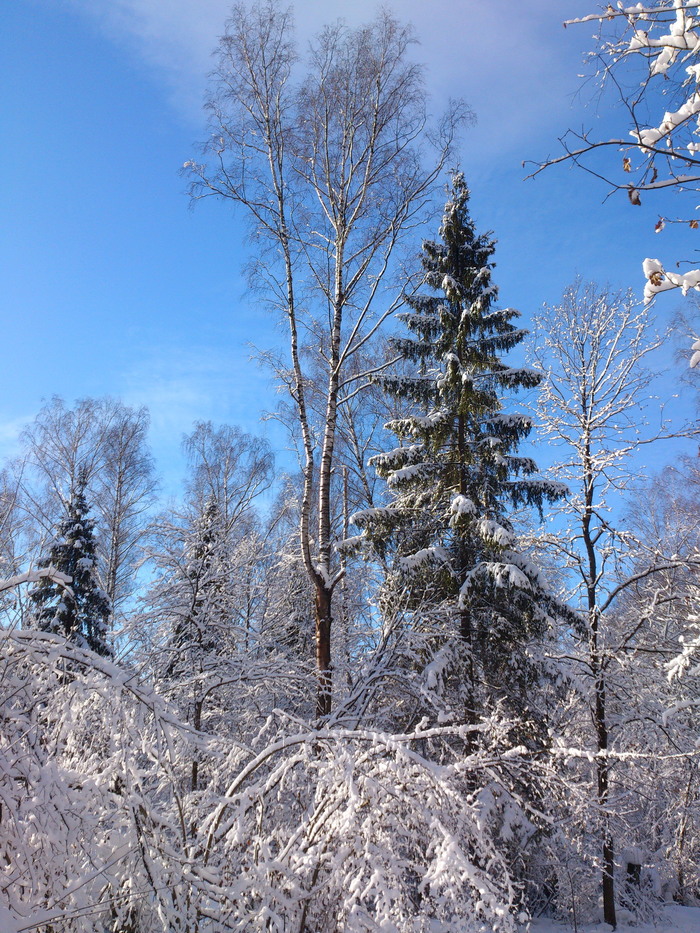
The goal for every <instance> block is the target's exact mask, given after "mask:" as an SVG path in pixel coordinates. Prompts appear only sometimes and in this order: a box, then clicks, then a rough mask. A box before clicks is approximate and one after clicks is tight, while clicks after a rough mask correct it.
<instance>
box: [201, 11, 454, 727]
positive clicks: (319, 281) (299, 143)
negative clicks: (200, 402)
mask: <svg viewBox="0 0 700 933" xmlns="http://www.w3.org/2000/svg"><path fill="white" fill-rule="evenodd" d="M412 42H413V34H412V30H411V29H410V28H409V27H407V26H403V25H401V24H400V23H399V22H397V20H396V19H394V17H393V16H391V15H390V14H389V13H387V12H386V11H384V12H382V13H380V14H379V15H378V16H377V18H376V19H375V20H374V21H373V22H372V23H370V24H368V25H365V26H361V27H359V28H354V29H351V28H349V27H347V26H345V25H344V24H343V23H336V24H335V25H333V26H327V27H325V28H324V29H323V30H322V31H321V32H320V34H319V35H318V36H317V38H316V39H315V40H314V41H313V42H312V43H311V45H310V50H309V53H308V59H307V61H306V62H305V63H303V64H302V63H301V62H299V61H298V56H297V52H296V49H295V46H294V40H293V24H292V14H291V11H290V10H288V9H284V8H282V7H280V6H279V5H278V4H277V3H276V2H263V3H261V4H259V5H255V6H252V7H250V8H247V7H244V6H242V5H239V6H235V7H234V8H233V12H232V16H231V19H230V20H229V22H228V25H227V27H226V32H225V34H224V36H223V37H222V39H221V41H220V44H219V48H218V52H217V67H216V71H215V75H214V84H213V89H212V93H211V97H210V99H209V102H208V110H209V114H210V125H211V136H210V138H209V141H208V142H207V144H206V145H205V147H204V161H203V162H202V163H197V162H189V163H187V164H186V166H185V168H186V169H188V170H190V171H191V172H192V174H193V176H194V181H193V185H192V194H193V196H194V197H195V198H201V197H208V196H212V197H216V198H220V199H223V200H225V201H228V202H232V203H233V204H235V205H238V206H241V207H243V209H244V211H245V213H246V214H247V216H248V219H249V220H250V223H251V232H252V235H253V239H254V242H255V246H256V251H257V256H258V260H257V261H255V262H254V263H253V264H252V275H251V280H252V281H253V282H254V283H255V284H256V285H257V286H258V287H259V288H261V290H262V292H263V294H264V295H265V297H266V298H267V299H269V301H270V303H271V304H272V305H273V306H274V307H275V308H276V309H277V310H278V311H279V312H281V313H282V315H283V317H284V319H285V320H286V324H287V328H288V339H289V344H288V357H287V359H285V360H284V361H281V362H280V363H279V365H278V366H277V374H278V377H279V378H280V380H281V382H282V383H283V385H284V386H285V387H286V389H287V391H288V392H289V394H290V396H291V399H292V402H293V406H294V411H295V417H296V423H297V427H296V429H295V431H296V432H297V433H298V434H300V436H301V446H302V449H301V452H300V460H301V467H302V471H303V478H304V487H303V498H302V506H301V517H300V529H299V540H300V547H301V553H302V558H303V563H304V567H305V569H306V573H307V574H308V577H309V579H310V581H311V584H312V587H313V590H314V593H315V614H316V632H315V643H316V664H317V672H318V699H317V713H318V716H319V717H323V716H326V715H328V713H329V712H330V710H331V700H332V682H331V629H332V621H333V594H334V592H335V590H336V587H337V586H338V584H339V582H340V580H341V579H342V577H343V567H342V565H341V562H340V560H339V558H338V556H337V554H336V553H335V549H334V543H335V538H336V532H335V530H334V528H333V521H332V516H333V506H332V485H333V479H334V465H335V462H336V440H337V430H338V413H339V407H340V406H341V405H342V404H343V403H344V401H345V400H346V399H347V398H349V397H350V396H352V395H353V394H354V393H356V392H358V391H359V390H360V388H361V386H362V385H363V383H364V382H365V381H366V378H367V375H368V370H371V369H372V368H373V367H372V366H371V365H370V364H367V365H360V366H357V365H354V364H355V363H356V361H357V360H358V359H361V358H364V354H365V353H366V352H367V349H368V345H369V343H370V341H371V340H372V338H373V336H374V335H375V333H376V332H377V329H378V328H379V327H380V325H381V323H382V321H383V320H384V319H385V318H386V317H387V316H388V315H389V314H391V313H392V311H393V310H394V309H395V308H396V307H397V306H398V304H399V303H400V300H401V299H400V289H397V290H392V288H391V282H390V279H391V275H390V272H391V269H392V257H393V255H394V253H395V251H396V247H397V246H398V245H399V243H400V242H401V240H402V239H403V238H404V237H405V235H406V233H407V232H408V231H410V230H411V229H412V228H413V227H415V226H416V224H417V223H419V222H420V220H421V219H422V217H423V209H424V208H425V207H426V205H427V202H428V200H429V197H430V195H431V192H432V189H433V185H434V182H435V181H436V179H437V178H438V176H439V174H440V172H441V170H442V168H443V166H444V164H445V160H446V159H447V158H448V154H449V152H450V148H451V143H452V139H453V136H454V132H455V128H456V126H457V125H458V123H459V122H460V119H461V117H462V108H461V106H459V105H454V106H452V107H451V108H450V110H449V113H448V114H447V116H446V117H445V118H444V119H443V121H442V123H441V124H440V126H439V127H438V128H437V130H436V131H435V132H434V133H432V134H431V133H429V132H428V130H427V116H426V101H425V93H424V90H423V81H422V69H421V68H420V67H419V66H418V65H416V64H415V63H414V62H412V61H411V59H410V54H409V53H410V46H411V44H412ZM304 66H305V73H303V69H304ZM426 150H429V153H428V154H426ZM319 367H320V369H321V371H322V373H323V376H322V382H321V385H320V386H318V385H317V386H316V388H317V389H318V390H319V391H322V392H323V402H322V405H321V408H322V412H323V413H322V415H321V417H320V418H319V419H315V418H314V416H313V408H314V407H315V406H311V405H310V403H309V392H310V387H311V385H310V383H311V373H313V372H314V371H317V370H318V368H319ZM312 499H314V500H315V501H314V503H313V505H312ZM313 514H315V516H316V521H317V528H316V529H315V530H314V529H313V528H312V515H313Z"/></svg>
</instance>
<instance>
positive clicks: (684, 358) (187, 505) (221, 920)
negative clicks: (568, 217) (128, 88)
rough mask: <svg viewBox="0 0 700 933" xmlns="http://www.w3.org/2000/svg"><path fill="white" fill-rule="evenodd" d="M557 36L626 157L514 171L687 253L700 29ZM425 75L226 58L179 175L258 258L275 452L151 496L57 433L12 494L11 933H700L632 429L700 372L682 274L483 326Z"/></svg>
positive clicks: (687, 463)
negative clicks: (563, 189)
mask: <svg viewBox="0 0 700 933" xmlns="http://www.w3.org/2000/svg"><path fill="white" fill-rule="evenodd" d="M583 19H584V20H586V21H595V22H596V23H598V24H599V27H600V36H599V44H598V46H597V47H596V49H594V50H592V52H594V53H595V55H596V56H597V60H598V62H599V74H598V76H599V78H600V80H601V81H602V82H603V84H605V85H606V86H607V87H608V88H609V87H611V86H612V88H613V90H614V92H615V93H617V94H619V95H620V97H621V99H622V100H623V102H624V103H625V107H623V108H622V111H621V117H620V119H621V121H622V122H621V128H620V134H619V137H616V138H614V139H607V138H606V139H601V140H599V139H594V138H593V137H592V136H589V135H587V134H585V133H584V134H583V135H579V136H576V135H575V134H574V135H573V136H572V135H567V136H564V137H563V143H564V149H563V150H562V152H561V155H557V156H553V157H552V158H550V159H549V160H548V161H547V162H546V163H542V165H541V166H538V165H535V168H534V170H535V172H536V173H539V172H541V171H543V170H546V171H544V174H545V175H546V174H547V173H548V172H556V171H557V170H558V169H557V167H556V163H558V162H561V161H563V162H573V163H576V164H577V165H579V167H580V168H582V169H584V170H586V169H588V170H589V171H591V172H594V173H595V174H596V175H597V176H599V177H600V178H603V179H606V180H607V181H608V183H609V185H610V186H611V187H612V188H613V189H623V190H626V191H627V194H628V197H629V200H630V202H631V207H632V208H634V207H635V206H636V205H637V204H638V202H639V199H640V197H644V198H645V199H646V198H647V197H658V198H661V199H666V200H665V201H664V207H663V208H662V210H663V212H664V213H663V216H662V217H660V220H659V224H658V225H657V226H658V228H659V232H661V231H662V230H663V228H664V227H665V226H666V224H671V223H677V224H684V225H685V226H686V227H687V228H688V229H689V230H695V229H696V228H697V227H698V222H697V220H695V219H694V216H693V214H692V213H690V212H691V211H694V210H696V208H697V206H698V204H697V201H698V198H697V188H698V181H699V179H700V176H698V174H697V163H698V159H697V152H698V150H699V149H700V143H699V142H697V141H696V140H697V136H698V133H699V132H700V130H699V126H700V118H699V117H698V114H700V0H697V2H695V0H672V2H659V3H651V4H650V5H649V6H648V7H644V8H643V7H642V6H636V7H630V8H629V9H627V8H624V7H623V6H622V5H618V7H616V8H613V7H611V6H609V7H607V8H605V9H603V10H602V11H598V12H597V13H595V12H592V13H591V16H589V17H583ZM571 28H576V27H575V24H571ZM413 38H414V37H413V32H412V29H411V27H410V26H409V25H407V24H405V23H403V22H402V21H401V20H400V19H398V18H396V17H395V16H394V15H393V14H392V13H390V12H388V11H382V12H379V13H378V14H377V16H376V17H375V19H374V20H373V21H372V22H370V23H368V24H367V25H365V26H363V27H357V28H355V27H349V26H346V25H344V24H342V23H335V24H331V25H329V26H326V27H325V28H324V29H322V30H321V31H320V32H319V33H318V35H317V37H316V39H315V40H314V42H313V43H312V44H311V46H310V47H309V48H308V49H307V50H304V49H303V48H298V47H297V45H296V44H295V41H294V31H293V17H292V13H291V11H289V10H287V9H286V8H285V7H284V6H283V5H280V4H278V3H277V2H275V0H270V2H267V0H263V2H261V3H260V4H257V5H240V6H236V7H234V9H233V11H232V13H231V18H230V20H229V22H228V23H227V25H226V28H225V32H224V34H223V36H222V37H221V39H220V40H219V45H218V47H217V51H216V57H215V71H214V73H213V77H212V81H211V86H210V92H209V96H208V100H207V106H206V119H207V120H208V128H207V130H206V133H205V139H206V141H205V143H204V144H203V145H202V146H200V147H199V149H198V150H197V151H196V154H195V155H194V156H193V158H192V159H191V160H189V161H188V162H187V163H186V165H185V167H184V169H183V171H184V173H185V175H186V178H187V180H188V184H189V185H190V196H191V199H192V201H193V204H194V205H195V207H196V209H197V210H200V209H201V208H202V206H201V205H200V204H199V203H198V202H201V201H203V200H205V199H211V200H212V201H213V202H215V203H214V204H211V205H209V207H208V209H216V210H223V209H226V208H228V209H231V210H232V211H233V212H234V213H236V215H237V216H240V217H243V218H245V219H246V221H247V222H248V225H249V226H248V233H249V241H248V244H247V246H246V256H247V261H248V275H249V280H250V285H251V289H252V290H253V293H254V296H255V301H256V302H257V304H258V305H259V311H260V314H261V315H262V314H267V315H272V316H273V317H274V319H275V321H276V322H277V324H278V328H279V333H281V334H282V335H283V340H284V350H283V351H280V352H278V351H277V350H267V349H265V348H262V349H261V356H262V358H263V364H264V365H265V366H266V367H268V370H269V371H270V372H271V373H272V374H274V380H275V384H276V385H277V386H278V388H279V396H278V400H277V401H278V402H279V404H278V406H277V408H276V410H275V416H276V418H277V419H278V420H279V422H280V423H281V424H282V425H283V427H284V429H285V431H286V432H287V437H288V444H289V447H288V449H286V450H272V448H271V446H270V444H269V442H268V441H267V440H265V439H264V438H263V436H262V431H261V432H260V436H254V435H253V434H251V433H247V432H246V431H244V430H243V429H242V428H240V427H238V426H236V425H225V424H224V425H219V424H213V423H212V422H210V421H207V420H201V421H198V422H197V423H196V424H194V425H193V426H192V430H191V432H190V433H189V434H188V435H187V436H186V437H185V438H184V441H183V448H184V451H185V454H186V458H187V465H188V472H187V478H186V482H185V484H184V486H183V489H182V490H181V494H180V496H179V497H178V498H176V499H175V498H172V497H170V498H167V497H165V496H163V495H162V494H161V492H160V489H159V480H158V465H157V464H156V463H155V461H154V458H153V455H152V453H151V450H150V448H149V437H148V432H149V412H148V410H147V409H146V408H139V407H135V406H133V405H129V404H127V403H125V402H122V401H120V400H118V399H115V398H110V397H99V398H83V399H80V400H78V401H75V402H72V401H66V400H63V399H62V398H60V397H58V396H57V397H54V398H53V399H51V400H49V401H47V402H46V403H45V404H44V405H43V407H42V408H41V410H40V411H39V412H38V413H37V414H36V417H35V418H34V419H33V420H31V421H30V422H29V423H28V424H27V425H26V427H25V428H24V430H23V432H22V434H21V437H20V443H19V449H18V452H17V454H16V455H14V456H13V457H11V458H9V459H8V460H7V462H5V463H4V464H2V465H1V469H0V717H1V721H2V726H1V728H0V933H30V931H35V933H69V931H70V933H107V931H110V933H161V931H163V933H165V931H168V933H170V931H172V933H219V931H229V930H230V931H274V933H282V931H285V933H286V931H289V933H291V931H294V933H333V931H338V933H341V931H345V933H370V931H383V933H453V931H454V933H517V931H524V930H527V929H532V930H533V933H534V931H538V930H539V931H541V933H545V931H547V933H549V931H551V930H560V931H566V933H569V931H579V930H581V931H583V930H589V929H591V925H593V926H594V927H595V929H596V930H598V929H600V930H604V929H605V930H610V929H615V928H616V927H617V928H619V927H622V926H626V925H627V924H636V925H637V929H638V930H640V931H642V930H647V929H653V928H654V927H655V925H658V929H660V930H664V931H669V933H670V931H671V930H677V931H682V933H686V931H688V933H689V931H691V930H695V929H700V735H699V731H698V705H699V704H700V468H699V466H698V460H697V458H696V457H695V456H689V455H688V452H689V451H694V450H695V449H696V447H697V440H696V439H697V436H698V434H699V433H700V429H699V428H698V425H697V421H696V420H695V419H691V420H687V419H685V418H684V417H681V416H679V414H678V410H676V409H674V408H673V406H664V404H663V400H661V399H659V397H658V392H657V390H658V384H657V378H658V368H659V367H660V366H661V365H665V364H662V362H661V361H660V360H661V355H663V354H665V357H664V359H665V360H666V361H667V360H668V356H669V354H668V348H669V346H670V345H671V344H672V342H673V341H674V339H675V340H676V342H677V343H678V345H679V348H680V349H679V356H678V359H677V360H676V362H675V364H673V365H675V371H674V379H676V380H677V381H678V384H679V385H681V384H683V383H689V384H690V391H693V390H694V389H696V388H697V373H698V369H696V368H692V366H691V364H695V363H697V362H698V358H699V356H700V341H698V342H696V344H695V346H693V347H691V342H692V341H688V340H685V342H684V339H683V334H684V333H685V331H684V327H683V326H681V325H680V324H678V323H676V325H675V327H674V328H671V331H670V332H669V331H665V330H663V329H662V328H661V327H660V326H659V325H658V324H657V321H656V318H657V316H658V314H657V312H658V309H657V308H656V307H655V305H654V302H655V300H658V302H659V304H661V303H662V302H666V303H667V308H670V307H671V305H670V304H669V303H671V302H673V301H674V300H676V301H680V300H681V299H683V300H684V304H683V313H684V314H685V316H686V320H687V321H690V322H691V324H692V321H693V320H697V308H698V305H697V304H696V301H695V298H694V297H693V290H696V291H697V290H700V285H699V284H698V283H700V272H698V271H697V270H695V271H692V270H691V271H690V272H688V271H685V272H678V273H676V272H672V271H667V270H666V268H665V267H664V266H663V264H662V263H660V262H659V261H658V260H655V259H651V258H645V257H643V256H640V264H641V263H642V261H643V260H644V266H643V268H644V272H645V274H646V277H647V286H646V293H645V295H644V296H643V297H642V296H641V295H640V294H638V292H640V291H641V288H640V283H639V282H630V283H629V286H630V287H629V290H615V289H613V288H612V287H610V286H607V285H605V284H601V283H594V282H589V281H586V280H585V279H583V278H581V277H577V276H576V274H575V264H574V262H573V261H572V273H571V279H572V281H571V285H570V286H569V287H568V288H567V289H566V291H565V292H564V294H563V295H562V296H561V298H560V300H559V302H558V303H556V304H553V305H548V306H545V307H544V308H542V309H541V310H540V311H539V312H536V313H533V314H531V315H530V316H528V317H527V318H525V317H521V315H520V313H519V311H517V310H515V309H513V308H507V307H503V306H502V305H501V303H500V302H499V295H498V270H497V268H496V259H497V256H498V249H497V242H496V240H497V234H498V231H496V232H495V234H493V233H491V232H490V231H489V229H488V227H482V226H481V219H480V220H479V222H478V223H477V221H476V220H475V219H474V217H473V216H472V212H471V202H470V196H471V191H470V182H469V178H468V177H466V174H465V173H464V172H463V171H462V170H461V169H460V168H459V167H455V166H459V162H460V159H459V155H460V145H461V142H460V140H461V135H460V134H461V132H462V129H463V127H464V126H465V124H467V123H469V121H470V120H471V119H472V115H471V113H470V111H469V109H468V108H467V107H466V106H465V105H464V104H463V103H461V101H459V100H456V101H454V102H453V103H451V104H450V106H449V107H448V108H447V110H446V112H445V113H443V114H440V115H438V116H437V117H435V116H433V115H431V113H430V108H429V106H428V103H427V99H426V95H425V90H424V74H423V70H422V68H421V67H420V66H419V65H417V64H416V61H415V54H414V51H413ZM629 87H633V88H634V91H633V92H628V91H627V90H626V89H627V88H629ZM664 97H667V98H672V99H673V103H672V104H669V103H668V101H665V100H664ZM664 111H666V112H665V113H664ZM562 132H563V131H562ZM589 160H590V161H589ZM601 160H602V161H601ZM618 169H619V171H620V172H622V176H621V179H620V178H618V177H617V175H616V173H617V172H618ZM696 176H697V177H696ZM640 193H641V194H640ZM675 195H677V196H678V197H679V198H680V200H681V201H683V202H684V204H685V206H684V207H682V208H681V210H682V211H686V212H687V214H688V216H687V217H684V219H681V220H673V219H671V218H672V216H673V212H674V210H675V208H674V206H673V203H674V202H673V201H672V200H671V199H672V198H673V197H674V196H675ZM185 207H186V205H185V204H184V203H183V209H185ZM485 221H486V223H487V224H488V218H485ZM611 248H614V245H612V246H611ZM642 285H643V282H642ZM661 292H664V293H666V292H668V294H663V295H660V296H659V298H658V299H657V298H656V296H657V294H658V293H661ZM684 296H687V297H684ZM523 300H524V301H525V300H526V296H523ZM665 313H666V315H667V317H669V314H668V312H665ZM272 405H274V402H273V403H271V407H272ZM651 451H654V453H653V462H654V463H655V464H657V465H658V466H657V467H656V468H654V469H653V470H652V469H647V468H646V466H645V464H647V463H648V462H649V458H650V456H652V454H651V453H650V452H651ZM538 461H541V462H538Z"/></svg>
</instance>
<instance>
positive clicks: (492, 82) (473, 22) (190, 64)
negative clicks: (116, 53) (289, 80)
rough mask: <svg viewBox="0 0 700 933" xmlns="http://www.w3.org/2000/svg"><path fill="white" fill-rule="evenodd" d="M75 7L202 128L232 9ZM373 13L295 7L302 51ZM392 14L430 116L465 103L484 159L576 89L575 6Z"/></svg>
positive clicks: (539, 1) (468, 4) (209, 4)
mask: <svg viewBox="0 0 700 933" xmlns="http://www.w3.org/2000/svg"><path fill="white" fill-rule="evenodd" d="M71 2H72V4H73V6H74V7H75V8H77V9H78V10H80V11H81V12H82V13H84V14H85V15H88V16H90V17H92V18H93V19H94V20H96V21H97V22H98V23H99V25H100V26H101V28H103V29H104V30H105V31H106V32H107V33H108V34H109V35H110V36H111V37H112V38H113V39H115V40H116V41H119V42H122V43H124V42H126V43H127V44H128V45H129V46H130V47H131V48H132V49H133V50H135V51H136V53H137V54H138V55H139V56H140V57H141V58H142V59H143V60H144V61H145V62H147V63H148V65H149V66H151V67H152V68H154V69H155V70H156V71H157V73H158V75H159V76H160V77H161V79H162V80H163V81H164V82H165V83H166V85H167V87H168V89H169V93H170V96H171V100H172V102H173V103H174V104H175V106H176V107H177V108H178V109H179V110H180V112H181V113H182V114H183V115H184V116H186V118H187V119H188V120H190V121H192V122H195V121H197V120H200V119H201V117H200V116H199V115H200V114H201V101H202V97H203V94H204V90H205V86H206V75H207V73H208V72H209V70H210V68H211V52H212V49H213V48H214V46H215V45H216V41H217V37H218V36H219V35H220V34H221V33H222V32H223V29H224V24H225V21H226V19H227V17H228V14H229V10H230V3H229V2H228V0H197V2H196V3H193V2H192V0H168V2H167V3H164V2H163V0H71ZM377 7H378V4H377V3H376V2H375V0H354V2H353V4H352V5H350V4H348V3H347V2H346V0H301V2H298V3H297V4H296V7H295V13H296V21H297V25H298V31H299V36H300V41H301V44H302V46H303V45H305V44H306V42H307V41H308V40H309V38H310V37H311V36H313V34H314V33H315V32H316V31H317V30H318V29H319V28H320V27H321V26H322V25H323V24H324V23H327V22H329V21H332V20H334V19H336V18H338V17H343V18H345V19H346V20H347V21H348V22H350V23H359V22H364V21H366V20H367V19H370V18H371V17H372V16H373V15H374V14H375V12H376V10H377ZM394 9H395V11H396V13H397V15H398V16H399V17H401V18H402V19H403V20H406V21H409V22H412V23H413V25H414V27H415V30H416V35H417V37H418V39H419V40H420V43H421V48H419V49H418V51H417V52H416V55H417V57H419V58H420V59H421V60H423V61H425V63H426V65H427V74H428V86H429V90H430V92H431V95H432V97H433V98H434V100H435V103H436V107H441V106H442V101H443V100H444V99H445V98H446V97H448V96H452V97H463V98H464V99H465V100H466V101H467V103H468V104H469V105H470V106H471V107H472V108H473V109H474V110H475V111H476V113H477V117H478V126H479V129H478V130H477V134H478V148H479V149H481V150H483V156H484V158H486V159H488V157H489V155H490V154H491V153H492V152H497V151H498V152H500V151H502V150H503V147H504V146H505V147H508V148H512V147H514V146H522V145H523V143H525V142H526V141H527V140H528V139H530V138H532V137H534V136H535V134H536V133H540V132H541V129H542V124H543V122H544V123H549V122H552V121H556V120H557V118H558V115H560V114H561V111H562V110H563V109H565V108H566V106H567V101H566V96H565V95H563V94H562V88H563V87H564V88H566V87H568V88H569V90H570V91H571V92H573V91H574V90H575V88H576V80H577V79H576V75H575V70H576V60H577V57H578V54H579V50H580V49H581V48H582V47H583V46H585V39H586V36H585V34H584V33H582V32H580V31H577V30H566V31H565V30H564V29H562V22H563V20H564V19H565V18H566V16H567V15H574V14H575V13H577V12H579V13H580V3H578V2H575V0H529V2H528V3H527V4H515V3H513V0H489V2H488V3H484V2H483V0H433V2H432V3H430V4H428V3H425V2H424V0H401V2H398V3H394ZM572 66H573V67H572ZM470 139H471V138H470ZM472 145H473V139H472Z"/></svg>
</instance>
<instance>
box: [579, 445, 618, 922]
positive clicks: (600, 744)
mask: <svg viewBox="0 0 700 933" xmlns="http://www.w3.org/2000/svg"><path fill="white" fill-rule="evenodd" d="M583 466H584V477H585V485H584V496H585V500H584V502H585V508H584V513H583V519H582V523H581V530H582V535H583V542H584V546H585V548H586V555H587V560H588V567H587V580H586V583H587V601H588V628H589V650H590V665H591V673H592V675H593V679H594V691H595V697H594V710H593V719H594V725H595V732H596V746H597V752H598V754H597V756H596V778H597V796H598V807H599V809H600V813H601V819H602V821H603V852H602V855H603V861H602V887H603V919H604V920H605V922H606V923H609V924H610V926H612V928H613V929H616V928H617V917H616V913H615V845H614V841H613V837H612V833H611V831H610V815H609V813H608V800H609V792H610V760H609V758H608V750H609V738H610V737H609V733H608V722H607V710H606V699H607V697H606V689H605V664H604V658H603V652H602V650H601V645H600V614H599V610H598V560H597V555H596V549H595V537H594V531H593V529H592V528H591V522H592V520H593V500H594V492H595V482H594V475H595V474H594V469H593V460H592V456H591V449H590V441H587V442H586V445H585V450H584V463H583Z"/></svg>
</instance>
